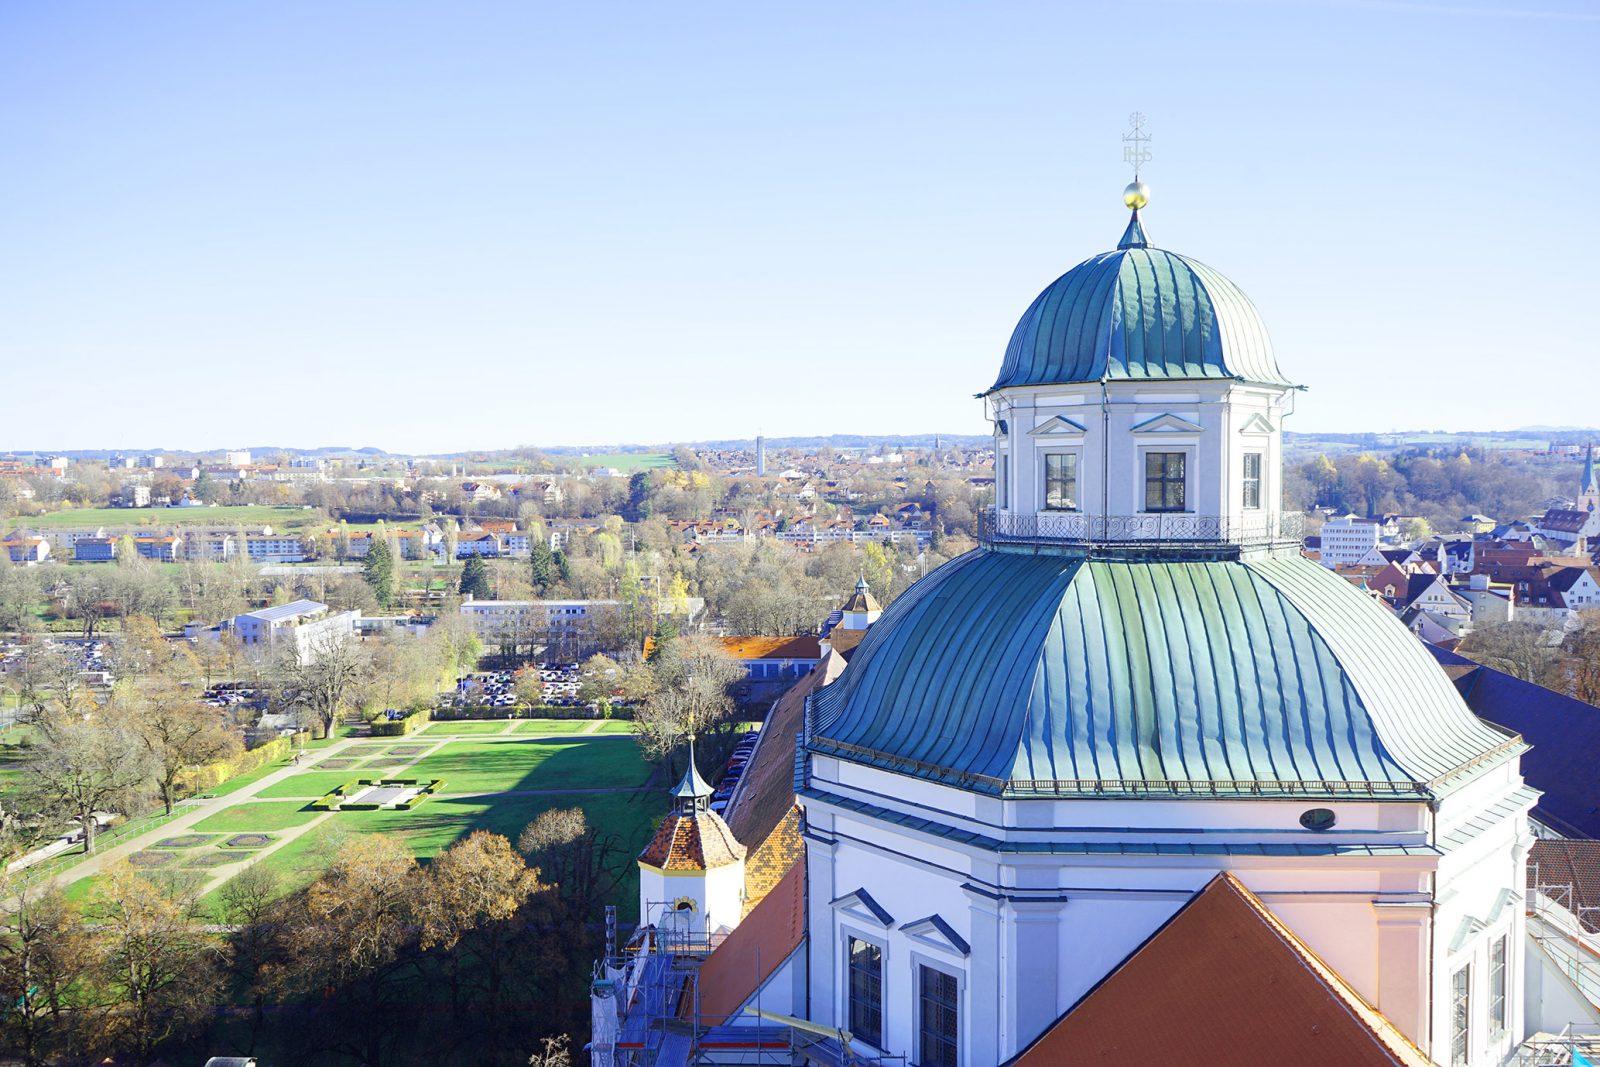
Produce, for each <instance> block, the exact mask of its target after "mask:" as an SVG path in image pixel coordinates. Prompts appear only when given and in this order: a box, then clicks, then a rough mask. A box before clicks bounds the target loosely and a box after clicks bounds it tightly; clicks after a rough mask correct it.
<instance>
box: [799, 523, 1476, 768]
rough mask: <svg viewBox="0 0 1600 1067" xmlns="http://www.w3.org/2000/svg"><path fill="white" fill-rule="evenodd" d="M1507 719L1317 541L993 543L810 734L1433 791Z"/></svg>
mask: <svg viewBox="0 0 1600 1067" xmlns="http://www.w3.org/2000/svg"><path fill="white" fill-rule="evenodd" d="M1506 740H1507V739H1506V738H1505V737H1504V736H1503V735H1501V734H1499V733H1498V732H1496V731H1494V730H1492V729H1491V728H1489V727H1487V726H1485V725H1484V724H1483V723H1481V722H1479V721H1478V719H1477V718H1475V717H1474V716H1473V715H1472V714H1471V712H1470V711H1468V710H1467V707H1466V706H1465V705H1464V704H1463V703H1462V701H1461V698H1460V697H1459V696H1458V695H1457V694H1456V692H1455V691H1454V689H1452V688H1451V685H1450V682H1449V680H1448V679H1447V678H1446V677H1445V675H1444V674H1443V672H1441V671H1440V670H1439V669H1438V667H1437V666H1436V665H1435V664H1434V663H1433V662H1432V661H1431V660H1430V659H1429V658H1428V656H1427V655H1426V654H1425V653H1424V652H1423V651H1422V646H1421V643H1420V642H1418V641H1417V640H1416V638H1415V637H1413V636H1412V635H1411V634H1410V633H1408V632H1407V631H1406V629H1405V627H1404V626H1403V625H1401V623H1400V622H1399V621H1398V620H1397V619H1395V618H1394V617H1393V616H1392V615H1391V614H1390V613H1389V612H1388V611H1386V610H1384V609H1383V608H1382V607H1380V606H1379V605H1377V604H1376V603H1374V602H1372V601H1371V600H1369V599H1368V598H1367V597H1365V596H1364V595H1362V594H1361V593H1360V592H1359V591H1357V590H1355V589H1354V588H1352V587H1351V586H1350V585H1349V584H1348V583H1347V582H1345V581H1344V580H1343V579H1341V578H1339V577H1338V576H1337V575H1334V574H1332V573H1331V572H1329V571H1327V570H1325V569H1324V568H1322V567H1320V566H1318V565H1317V564H1315V563H1312V562H1310V561H1309V560H1305V559H1302V558H1301V557H1300V556H1299V555H1298V554H1293V555H1285V556H1280V557H1273V558H1267V559H1261V560H1253V561H1249V562H1241V561H1229V562H1167V561H1112V560H1086V559H1084V558H1083V557H1082V556H1081V555H1080V556H1072V555H1066V554H1056V553H1051V552H1039V553H1033V552H1027V551H1011V550H1007V549H1002V548H981V549H978V550H975V551H973V552H969V553H967V554H966V555H964V556H960V557H958V558H957V559H955V560H952V561H951V562H950V563H947V564H945V565H944V566H943V567H940V568H939V569H938V570H936V571H934V572H933V573H932V574H930V575H928V576H927V577H926V578H924V579H923V580H922V581H920V582H918V583H917V584H916V585H914V586H913V587H912V588H911V589H909V590H908V591H907V592H906V593H904V594H903V595H902V596H901V597H900V598H899V599H898V600H896V601H895V602H894V604H893V605H892V606H891V607H890V608H889V609H888V611H886V612H885V613H884V615H883V617H882V618H881V619H880V620H879V621H878V623H877V624H876V625H874V626H873V627H872V629H870V630H868V631H867V635H866V637H865V639H864V640H863V641H862V643H861V645H860V646H859V647H858V649H857V652H856V656H855V658H854V659H853V660H852V661H851V663H850V666H849V667H848V668H847V669H846V670H845V672H844V674H843V675H842V676H841V677H840V679H839V680H838V681H837V682H835V683H834V684H833V685H831V686H828V687H827V688H826V689H823V690H822V691H821V692H819V693H817V694H816V695H815V696H814V697H813V698H812V718H811V728H810V731H809V739H808V747H809V748H810V749H811V750H812V751H818V752H830V753H833V754H835V755H839V756H842V757H844V758H846V759H852V760H856V761H858V762H865V763H871V764H875V765H879V766H883V767H886V768H889V769H893V770H896V771H900V772H902V773H907V774H911V775H915V776H919V777H925V778H929V779H932V780H936V781H943V782H946V783H948V784H952V785H957V786H960V787H962V788H970V789H973V790H976V791H980V792H1010V793H1029V792H1032V793H1038V792H1051V793H1084V792H1093V793H1111V794H1116V793H1125V794H1140V793H1148V792H1151V791H1159V790H1166V789H1172V790H1178V791H1199V792H1207V793H1222V794H1241V793H1260V792H1262V791H1266V792H1269V793H1295V794H1305V793H1319V794H1321V793H1327V794H1342V793H1345V792H1348V791H1349V790H1350V789H1352V788H1356V789H1362V790H1364V789H1368V788H1370V789H1371V790H1372V791H1374V792H1376V793H1379V794H1382V795H1396V794H1412V795H1415V794H1417V793H1422V792H1427V791H1429V790H1430V789H1431V788H1432V784H1433V783H1436V782H1437V780H1438V779H1441V778H1444V777H1446V776H1448V775H1450V774H1452V773H1453V772H1455V771H1456V770H1457V769H1459V768H1462V767H1463V766H1465V765H1468V764H1470V763H1472V762H1473V761H1475V760H1477V759H1479V758H1480V757H1483V756H1485V755H1486V754H1488V753H1490V752H1492V751H1494V750H1496V749H1497V748H1499V747H1501V746H1502V745H1504V744H1505V743H1506Z"/></svg>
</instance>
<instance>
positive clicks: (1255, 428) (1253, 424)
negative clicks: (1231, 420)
mask: <svg viewBox="0 0 1600 1067" xmlns="http://www.w3.org/2000/svg"><path fill="white" fill-rule="evenodd" d="M1239 432H1240V433H1271V432H1272V420H1270V419H1268V418H1267V417H1266V416H1265V415H1263V414H1261V412H1259V411H1258V412H1256V413H1255V414H1254V415H1251V416H1250V417H1249V418H1248V419H1245V420H1244V425H1243V426H1241V427H1239Z"/></svg>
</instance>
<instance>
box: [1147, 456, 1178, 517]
mask: <svg viewBox="0 0 1600 1067" xmlns="http://www.w3.org/2000/svg"><path fill="white" fill-rule="evenodd" d="M1188 471H1189V454H1188V453H1187V452H1146V453H1145V454H1144V509H1145V510H1146V511H1186V510H1188V504H1189V492H1188V490H1189V484H1188Z"/></svg>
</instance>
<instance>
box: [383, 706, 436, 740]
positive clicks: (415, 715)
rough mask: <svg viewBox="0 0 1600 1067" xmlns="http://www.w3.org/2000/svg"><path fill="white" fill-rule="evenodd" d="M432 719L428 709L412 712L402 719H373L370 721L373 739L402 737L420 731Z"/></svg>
mask: <svg viewBox="0 0 1600 1067" xmlns="http://www.w3.org/2000/svg"><path fill="white" fill-rule="evenodd" d="M431 718H432V713H431V711H430V710H429V709H428V708H420V709H418V710H417V711H413V712H412V713H411V714H410V715H407V716H406V717H405V718H403V719H374V720H373V721H372V731H371V732H372V736H373V737H404V736H405V735H406V734H409V733H412V732H413V731H416V730H420V729H422V727H424V726H426V725H427V724H428V722H429V720H430V719H431Z"/></svg>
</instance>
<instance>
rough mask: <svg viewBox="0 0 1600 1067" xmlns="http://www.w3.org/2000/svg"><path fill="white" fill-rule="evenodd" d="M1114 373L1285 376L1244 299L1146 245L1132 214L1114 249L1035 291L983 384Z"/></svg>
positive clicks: (1188, 263)
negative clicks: (996, 368)
mask: <svg viewBox="0 0 1600 1067" xmlns="http://www.w3.org/2000/svg"><path fill="white" fill-rule="evenodd" d="M1118 378H1131V379H1140V378H1160V379H1173V378H1178V379H1181V378H1217V379H1230V378H1239V379H1244V380H1247V381H1253V382H1264V383H1268V384H1272V385H1287V384H1289V383H1288V382H1287V381H1286V380H1285V379H1284V377H1283V375H1282V374H1280V373H1279V371H1278V364H1277V362H1276V360H1275V359H1274V358H1273V355H1272V344H1271V342H1270V341H1269V340H1268V338H1267V330H1266V327H1265V326H1264V325H1262V322H1261V316H1260V315H1259V314H1257V312H1256V309H1255V305H1253V304H1252V303H1250V298H1249V297H1247V296H1245V295H1244V293H1243V292H1241V291H1240V290H1239V288H1238V286H1236V285H1234V284H1233V283H1232V282H1230V281H1229V280H1228V279H1227V278H1224V277H1223V276H1222V275H1221V274H1218V273H1217V272H1216V271H1214V270H1212V269H1211V268H1210V267H1208V266H1206V265H1205V264H1203V263H1199V262H1196V261H1195V260H1192V259H1189V258H1188V257H1186V256H1180V255H1178V254H1177V253H1175V252H1168V251H1165V250H1163V249H1160V248H1152V247H1150V245H1149V243H1148V241H1147V240H1146V238H1145V233H1144V228H1143V227H1142V225H1141V224H1140V222H1139V218H1138V216H1137V215H1135V216H1134V218H1133V220H1132V221H1131V222H1130V223H1129V224H1128V230H1127V232H1126V233H1124V234H1123V237H1122V241H1121V242H1120V243H1119V244H1118V246H1117V249H1116V251H1113V252H1106V253H1104V254H1102V255H1098V256H1095V257H1093V258H1091V259H1087V260H1084V261H1083V262H1082V263H1080V264H1078V265H1077V266H1076V267H1073V268H1072V269H1071V270H1069V271H1067V273H1065V274H1063V275H1062V276H1061V277H1059V278H1057V279H1056V280H1055V281H1054V282H1052V283H1051V284H1050V285H1049V287H1048V288H1046V289H1045V291H1044V292H1042V293H1040V294H1039V297H1038V299H1036V300H1035V301H1034V302H1033V304H1032V306H1030V307H1029V308H1028V310H1027V312H1026V313H1024V314H1023V316H1022V321H1021V322H1019V323H1017V328H1016V330H1015V331H1014V332H1013V333H1012V335H1011V343H1010V344H1009V345H1008V346H1007V347H1006V357H1005V363H1004V364H1003V365H1002V366H1001V368H1000V376H999V377H998V378H996V379H995V383H994V385H992V386H990V391H993V390H995V389H1003V388H1006V387H1007V386H1013V385H1046V384H1059V383H1067V382H1098V381H1104V380H1107V379H1118Z"/></svg>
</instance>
